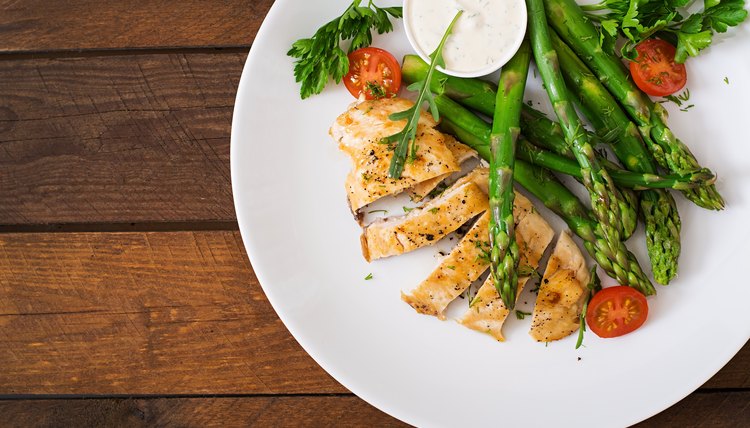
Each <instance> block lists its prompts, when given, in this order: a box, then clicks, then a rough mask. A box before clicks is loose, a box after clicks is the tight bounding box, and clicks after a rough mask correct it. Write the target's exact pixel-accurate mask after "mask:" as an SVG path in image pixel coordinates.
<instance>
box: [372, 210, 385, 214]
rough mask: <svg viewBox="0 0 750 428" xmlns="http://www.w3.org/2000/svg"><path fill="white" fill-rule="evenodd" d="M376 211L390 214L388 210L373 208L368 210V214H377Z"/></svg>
mask: <svg viewBox="0 0 750 428" xmlns="http://www.w3.org/2000/svg"><path fill="white" fill-rule="evenodd" d="M375 213H383V214H388V210H371V211H367V214H375Z"/></svg>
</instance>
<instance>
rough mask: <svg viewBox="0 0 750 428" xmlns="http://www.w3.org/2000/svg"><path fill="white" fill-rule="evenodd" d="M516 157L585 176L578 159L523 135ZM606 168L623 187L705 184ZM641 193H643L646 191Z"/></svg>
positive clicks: (643, 187) (575, 175)
mask: <svg viewBox="0 0 750 428" xmlns="http://www.w3.org/2000/svg"><path fill="white" fill-rule="evenodd" d="M516 158H517V159H523V160H524V161H526V162H528V163H531V164H534V165H537V166H541V167H543V168H547V169H549V170H551V171H555V172H559V173H562V174H565V175H569V176H571V177H575V178H577V179H581V178H582V177H583V175H582V174H581V167H580V166H579V165H578V163H576V161H574V160H572V159H569V158H567V157H565V156H561V155H559V154H557V153H552V152H549V151H547V150H544V149H542V148H540V147H538V146H536V145H534V144H532V143H531V142H529V141H528V140H526V139H524V138H523V137H521V138H520V139H519V141H518V148H517V152H516ZM606 168H607V171H608V172H609V175H610V177H612V180H614V182H615V184H617V185H618V186H620V187H621V188H629V189H636V190H644V191H648V190H647V189H674V188H677V189H687V188H690V187H691V186H700V185H703V183H704V182H703V181H698V182H695V183H692V184H688V183H685V182H683V181H680V180H682V179H683V177H680V176H659V175H655V174H649V173H639V172H633V171H626V170H623V169H619V168H616V167H615V166H607V167H606ZM639 193H640V194H643V193H644V192H639Z"/></svg>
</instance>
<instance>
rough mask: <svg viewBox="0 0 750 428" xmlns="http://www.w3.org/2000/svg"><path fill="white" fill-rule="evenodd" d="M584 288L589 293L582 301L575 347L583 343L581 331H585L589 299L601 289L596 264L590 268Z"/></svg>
mask: <svg viewBox="0 0 750 428" xmlns="http://www.w3.org/2000/svg"><path fill="white" fill-rule="evenodd" d="M586 288H587V289H588V290H589V295H588V297H586V301H585V302H584V303H583V308H581V315H579V318H580V325H579V327H578V340H576V349H578V348H580V347H581V345H583V333H585V332H586V311H587V310H588V309H589V302H590V301H591V298H592V297H594V294H596V293H597V292H598V291H599V290H601V289H602V282H601V280H600V279H599V275H597V273H596V266H593V267H592V268H591V279H590V280H589V283H588V284H586Z"/></svg>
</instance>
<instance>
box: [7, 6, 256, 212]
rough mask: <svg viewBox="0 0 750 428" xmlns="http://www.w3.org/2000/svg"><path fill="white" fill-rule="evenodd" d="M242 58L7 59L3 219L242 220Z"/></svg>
mask: <svg viewBox="0 0 750 428" xmlns="http://www.w3.org/2000/svg"><path fill="white" fill-rule="evenodd" d="M19 3H23V2H19ZM111 3H117V2H111ZM244 60H245V55H243V54H220V55H219V54H184V55H183V54H168V55H132V56H106V57H84V58H63V59H54V58H53V59H28V60H8V61H0V82H2V83H0V171H1V172H0V200H2V201H3V203H2V204H0V224H4V225H8V224H38V223H102V222H146V221H159V222H163V221H186V220H187V221H190V220H214V221H216V220H218V221H233V220H234V218H235V216H234V207H233V203H232V195H231V187H230V179H229V175H230V173H229V134H230V127H231V117H232V109H233V105H234V97H235V93H236V90H237V85H238V83H239V77H240V73H241V70H242V66H243V64H244Z"/></svg>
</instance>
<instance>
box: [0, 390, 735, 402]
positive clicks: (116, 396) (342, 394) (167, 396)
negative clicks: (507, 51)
mask: <svg viewBox="0 0 750 428" xmlns="http://www.w3.org/2000/svg"><path fill="white" fill-rule="evenodd" d="M748 391H750V390H749V389H746V388H717V389H697V390H695V391H693V392H692V393H691V395H692V394H699V395H711V394H731V393H746V392H748ZM256 397H258V398H264V397H333V398H335V397H356V395H355V394H353V393H351V392H299V393H294V392H292V393H249V394H241V393H238V394H231V393H229V394H7V395H5V394H0V401H22V400H23V401H33V400H102V399H122V398H130V399H135V400H139V399H156V398H165V399H171V398H256Z"/></svg>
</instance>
